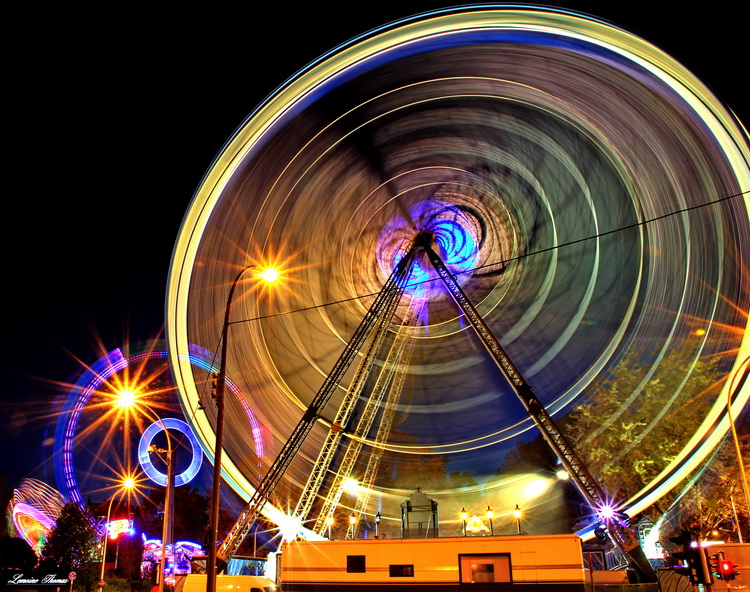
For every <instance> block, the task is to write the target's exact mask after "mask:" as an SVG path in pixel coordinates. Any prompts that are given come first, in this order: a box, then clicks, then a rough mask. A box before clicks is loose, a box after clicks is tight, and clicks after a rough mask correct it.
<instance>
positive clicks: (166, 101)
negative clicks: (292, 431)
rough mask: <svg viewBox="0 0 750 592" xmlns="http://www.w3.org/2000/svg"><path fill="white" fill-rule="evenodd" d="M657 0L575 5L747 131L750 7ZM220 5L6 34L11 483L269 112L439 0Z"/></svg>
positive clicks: (138, 312)
mask: <svg viewBox="0 0 750 592" xmlns="http://www.w3.org/2000/svg"><path fill="white" fill-rule="evenodd" d="M657 4H658V3H655V2H651V3H648V4H642V5H634V4H632V3H627V4H625V3H623V4H622V6H617V5H615V4H614V3H606V5H605V3H602V5H601V6H599V5H598V3H580V2H575V3H574V2H571V3H567V4H565V5H564V6H565V7H566V8H570V9H577V10H581V11H584V12H588V13H590V14H594V15H596V16H599V17H601V18H604V19H606V20H609V21H610V22H612V23H614V24H617V25H620V26H622V27H623V28H625V29H628V30H630V31H631V32H633V33H636V34H638V35H641V36H642V37H645V38H646V39H648V40H649V41H651V42H653V43H655V44H656V45H657V46H659V47H661V48H662V49H663V50H665V51H667V52H668V53H670V54H671V55H672V56H673V57H675V58H676V59H678V60H679V61H681V62H682V63H683V64H684V65H686V66H687V67H688V68H690V69H691V70H692V71H693V72H694V73H695V74H696V75H697V76H698V77H699V78H700V79H702V80H703V81H704V82H706V83H707V84H708V85H709V86H710V87H711V88H712V89H713V90H714V92H715V93H716V94H717V95H718V96H719V97H721V98H722V99H724V101H725V102H726V103H727V104H729V105H730V106H731V107H732V108H733V109H734V110H735V111H736V112H737V113H738V114H739V116H740V118H741V119H742V120H743V121H744V122H745V123H746V124H747V123H748V117H747V115H748V107H749V106H750V99H748V95H747V90H748V88H747V76H746V73H744V71H743V70H744V68H745V67H746V61H747V54H746V45H745V42H746V39H745V36H746V34H747V33H746V30H745V28H746V22H747V19H746V17H747V15H741V14H734V13H731V12H728V11H715V12H714V13H712V14H706V12H705V11H707V10H709V9H710V8H709V7H707V6H706V5H704V6H702V8H701V11H700V12H698V11H695V12H693V11H689V10H686V9H684V8H680V10H679V11H677V12H669V11H668V10H667V9H666V8H659V9H658V10H657V11H655V10H654V9H653V6H655V5H657ZM450 5H451V4H443V5H442V6H450ZM207 6H210V8H201V7H200V6H199V5H198V6H196V7H195V8H192V9H186V8H180V9H179V10H177V9H175V11H173V12H169V11H167V10H166V9H163V8H162V9H159V10H158V11H157V12H155V11H154V10H153V9H149V10H146V9H145V8H144V9H143V11H136V10H135V9H134V8H133V7H132V6H127V7H125V6H123V7H122V9H121V10H120V11H118V10H117V9H114V8H108V9H106V12H100V13H92V12H82V11H81V12H77V13H76V12H75V11H74V10H73V11H71V10H70V9H69V8H68V7H66V8H64V9H63V8H55V9H53V12H49V11H44V10H42V9H41V8H40V9H39V10H38V13H34V12H33V11H31V10H28V11H27V14H25V15H23V17H22V18H19V19H18V20H17V21H16V22H14V23H12V24H11V23H8V25H7V26H8V27H9V28H10V29H14V32H15V38H14V41H13V42H12V43H11V45H12V48H11V50H10V52H9V53H8V54H6V63H7V64H8V65H9V67H8V69H7V74H6V76H7V78H6V81H5V82H6V84H5V85H4V86H5V93H4V94H5V95H6V99H9V104H10V106H9V107H8V106H6V108H5V117H6V129H8V130H10V132H11V133H10V134H8V135H6V136H5V137H6V150H9V152H10V158H8V157H7V156H6V167H5V174H6V179H8V180H9V181H10V182H9V183H6V185H5V186H6V190H5V195H4V204H5V205H6V208H7V209H6V211H5V215H4V216H3V220H4V227H5V229H4V230H5V232H4V233H3V235H2V240H3V245H4V249H3V251H4V253H5V267H6V280H5V282H4V290H3V292H4V296H5V298H4V299H3V300H4V301H5V304H4V307H3V308H4V311H5V315H4V317H5V318H4V323H3V326H2V330H3V336H4V339H3V346H4V350H5V351H4V355H3V361H4V366H3V376H4V378H5V386H4V387H3V389H2V391H1V394H0V398H1V399H0V405H2V407H0V413H2V416H1V417H2V419H0V427H1V426H3V424H5V427H4V429H2V433H3V441H2V444H3V446H2V449H3V450H4V451H5V453H4V454H0V458H2V461H1V462H0V475H5V476H6V477H7V478H8V481H9V483H10V485H11V486H14V485H15V483H16V482H17V481H18V480H19V479H21V478H23V477H25V476H32V475H31V473H32V471H33V469H34V467H35V466H36V465H38V464H39V463H40V462H41V460H42V459H41V454H42V452H41V450H42V448H41V441H42V439H43V438H44V432H43V428H44V424H43V423H40V422H36V421H33V417H34V415H35V414H37V413H38V412H39V411H40V410H41V411H43V410H45V408H49V405H50V401H51V400H52V397H53V396H54V393H55V390H54V389H53V388H52V387H51V386H50V385H49V384H47V382H45V381H63V382H65V381H68V380H70V379H71V378H73V377H74V375H75V373H76V372H77V371H78V369H79V364H78V363H77V362H76V359H75V358H76V357H77V358H80V359H82V360H83V361H85V362H88V363H91V362H93V361H95V360H96V359H97V358H98V357H99V355H100V350H99V349H98V346H97V343H98V342H99V341H100V340H101V342H102V343H103V344H104V346H105V347H107V348H112V347H117V346H121V345H122V344H123V342H124V340H125V339H127V338H130V339H131V340H134V341H141V340H146V339H148V338H151V337H154V336H157V335H159V332H160V330H161V328H162V325H163V322H164V314H163V308H164V291H165V286H166V281H167V273H168V269H169V261H170V256H171V251H172V246H173V244H174V240H175V238H176V236H177V233H178V230H179V227H180V222H181V220H182V217H183V215H184V213H185V212H186V210H187V208H188V205H189V203H190V200H191V197H192V194H193V192H194V191H195V189H196V188H197V186H198V184H199V183H200V180H201V177H202V176H203V174H204V173H205V171H206V169H207V168H208V167H209V165H210V164H211V162H212V160H213V158H214V157H215V155H216V154H217V153H218V152H219V151H220V149H221V147H222V145H223V144H224V143H225V142H226V141H227V140H228V139H229V138H230V136H231V135H232V133H233V132H234V130H235V129H236V128H237V127H238V126H239V125H240V124H241V123H242V122H243V120H244V119H245V117H246V116H247V115H248V114H249V113H250V112H251V111H252V110H253V108H254V107H255V106H256V105H257V104H258V103H259V102H260V101H262V100H263V98H264V97H265V96H266V95H268V94H269V93H271V92H272V91H273V90H274V89H275V88H276V87H277V86H278V85H279V84H281V83H282V82H283V81H284V80H285V79H286V78H288V77H289V76H291V75H292V74H294V73H295V72H296V71H297V70H298V69H300V68H302V67H303V66H305V65H306V64H307V63H309V62H310V61H312V60H313V59H315V58H317V57H318V56H320V55H321V54H323V53H324V52H326V51H328V50H330V49H332V48H333V47H334V46H336V45H338V44H340V43H343V42H345V41H347V40H348V39H350V38H352V37H354V36H355V35H358V34H360V33H363V32H365V31H367V30H369V29H372V28H374V27H376V26H379V25H382V24H385V23H387V22H390V21H393V20H395V19H397V18H401V17H405V16H408V15H410V14H414V13H417V12H422V11H424V10H428V9H433V8H438V7H440V6H441V4H436V3H398V8H392V9H388V8H383V7H382V6H381V7H378V8H371V9H368V10H367V11H360V5H356V6H355V5H352V10H351V11H342V10H340V9H334V8H333V7H331V6H325V5H320V4H314V3H310V4H307V5H305V6H304V7H302V8H295V7H293V6H292V5H288V4H281V3H278V5H276V6H274V7H273V8H270V7H266V8H263V9H257V8H249V6H250V5H249V4H248V5H247V6H248V8H246V9H243V10H237V9H236V8H231V9H230V8H229V7H222V6H221V5H218V4H215V3H211V4H210V5H207ZM371 6H375V5H371ZM639 6H640V8H639ZM679 6H681V7H684V6H685V5H684V4H680V5H679ZM361 12H364V14H361ZM37 476H39V475H37Z"/></svg>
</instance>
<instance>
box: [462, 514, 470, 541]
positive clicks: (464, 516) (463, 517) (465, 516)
mask: <svg viewBox="0 0 750 592" xmlns="http://www.w3.org/2000/svg"><path fill="white" fill-rule="evenodd" d="M468 517H469V513H468V512H467V511H466V508H461V520H463V523H464V536H467V534H466V519H467V518H468Z"/></svg>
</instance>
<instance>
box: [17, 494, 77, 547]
mask: <svg viewBox="0 0 750 592" xmlns="http://www.w3.org/2000/svg"><path fill="white" fill-rule="evenodd" d="M64 505H65V499H64V498H63V496H62V495H61V494H60V492H58V491H57V490H55V489H53V488H52V487H50V486H49V485H47V484H46V483H44V482H42V481H38V480H37V479H24V480H23V481H21V483H20V484H19V486H18V488H17V489H15V490H13V497H12V498H11V500H10V502H9V504H8V521H9V524H8V527H9V528H8V530H9V532H10V533H11V534H12V533H13V532H14V531H15V532H16V533H18V536H19V537H21V538H23V539H24V540H25V541H26V542H27V543H28V544H29V546H30V547H31V548H32V549H33V550H34V552H35V553H36V554H37V555H40V554H41V550H42V547H43V546H44V543H45V542H46V540H47V536H48V535H49V531H50V530H52V528H54V526H55V523H56V522H57V518H58V516H59V515H60V512H61V511H62V508H63V506H64Z"/></svg>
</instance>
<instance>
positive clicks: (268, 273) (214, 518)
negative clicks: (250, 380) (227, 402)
mask: <svg viewBox="0 0 750 592" xmlns="http://www.w3.org/2000/svg"><path fill="white" fill-rule="evenodd" d="M255 267H257V266H256V265H248V266H247V267H245V268H243V269H242V270H241V271H240V272H239V273H238V274H237V277H236V278H234V281H233V282H232V287H231V288H230V289H229V295H228V296H227V305H226V308H225V309H224V325H223V326H222V329H221V359H220V360H219V374H218V376H217V377H216V394H215V395H216V396H215V400H216V443H215V445H214V476H213V489H212V491H211V516H210V521H209V526H208V531H209V532H208V565H207V566H206V592H215V591H216V574H217V565H216V550H217V549H216V545H217V540H218V530H219V512H220V508H221V454H222V448H223V447H224V391H225V387H226V380H227V336H228V334H229V325H230V322H229V313H230V311H231V308H232V299H233V298H234V290H235V288H237V284H239V283H240V280H241V279H242V276H243V275H245V272H247V271H248V270H250V269H254V268H255ZM258 277H260V278H262V279H263V280H265V281H267V282H274V281H276V280H277V279H278V277H279V274H278V272H277V271H276V270H275V269H272V268H269V269H266V270H264V271H263V272H261V273H260V274H258Z"/></svg>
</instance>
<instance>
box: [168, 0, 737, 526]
mask: <svg viewBox="0 0 750 592" xmlns="http://www.w3.org/2000/svg"><path fill="white" fill-rule="evenodd" d="M496 33H497V34H498V35H499V36H501V37H503V39H504V40H505V41H507V42H515V43H520V44H522V43H524V40H525V39H529V38H532V37H536V38H541V37H545V38H547V39H548V40H547V44H549V45H550V46H553V45H556V46H557V47H565V48H566V49H570V48H573V51H578V52H580V53H581V54H585V55H587V56H589V57H590V56H596V57H599V58H602V60H603V61H610V62H612V63H615V62H619V61H622V62H627V63H628V64H632V65H633V68H632V71H629V74H631V75H632V76H634V77H637V78H639V82H644V83H645V85H646V86H652V87H653V88H656V87H657V86H659V88H660V89H664V92H665V93H666V92H669V93H671V94H672V99H673V100H674V102H675V103H676V104H679V107H680V108H681V109H682V110H683V112H684V113H687V114H689V117H690V118H691V119H693V120H694V121H698V122H700V123H699V125H700V127H701V130H702V131H703V132H704V133H705V135H706V136H708V137H710V138H711V142H713V143H714V145H715V146H716V147H717V149H718V150H717V152H721V156H720V158H721V159H722V160H719V158H718V157H717V166H719V165H725V166H726V167H727V170H729V171H730V175H731V176H732V181H733V182H734V183H736V185H737V187H738V188H739V192H745V191H747V190H748V189H750V175H749V174H748V162H750V150H749V149H748V143H747V138H746V134H745V133H744V130H742V129H741V126H738V125H737V122H736V121H735V120H734V118H733V117H732V115H731V114H730V113H729V112H728V111H727V110H726V109H725V108H724V106H723V105H722V104H721V103H720V102H719V101H718V100H717V99H716V98H715V97H714V96H713V95H712V94H711V93H710V92H709V91H708V90H707V89H706V88H705V86H704V85H702V84H701V83H700V82H699V81H697V80H696V79H695V78H694V76H692V74H691V73H689V72H687V71H686V70H685V69H684V68H682V67H681V66H680V65H679V64H677V63H676V62H675V61H674V60H673V59H671V58H670V57H669V56H666V55H665V54H664V53H663V52H661V51H660V50H658V49H657V48H655V47H653V46H652V45H650V44H649V43H647V42H646V41H644V40H641V39H638V38H636V37H633V36H632V35H630V34H628V33H627V32H625V31H622V30H620V29H618V28H615V27H612V26H610V25H608V24H606V23H604V22H602V21H598V20H594V19H586V18H582V17H580V16H579V15H575V14H574V13H571V12H567V11H558V12H554V11H548V12H547V11H534V10H531V9H528V8H523V7H518V8H512V9H508V10H505V11H503V10H494V9H490V10H476V11H475V12H465V13H460V12H458V11H457V10H446V11H440V12H437V13H434V14H432V15H429V16H428V17H427V18H425V20H423V21H417V20H416V19H406V20H404V21H400V22H399V23H395V24H393V25H390V26H387V27H383V28H381V29H378V30H377V31H375V32H373V33H372V34H368V35H364V36H362V37H359V38H357V39H355V40H353V41H352V42H351V43H349V44H346V45H344V46H342V47H339V48H337V49H336V50H334V51H332V52H330V53H329V54H326V56H323V58H321V60H319V61H317V62H315V63H313V64H311V65H310V66H309V67H308V68H306V69H305V70H303V71H302V72H301V73H299V74H298V75H297V76H296V77H294V78H292V79H290V80H289V81H288V82H287V83H286V84H285V86H284V87H282V88H280V89H279V90H278V91H277V92H276V93H275V94H274V95H273V96H272V97H269V99H267V100H266V101H265V102H264V103H263V104H262V105H261V106H260V107H259V108H258V109H257V110H256V111H255V112H254V113H253V114H252V115H251V117H250V118H249V119H248V120H247V121H246V122H245V125H244V127H242V128H241V129H240V131H238V132H237V135H236V136H235V137H234V138H232V140H231V141H230V143H229V144H228V146H227V148H226V149H225V151H224V152H223V153H222V155H221V156H220V157H219V158H217V160H216V162H215V166H214V167H213V168H212V169H211V170H210V171H209V172H208V174H207V175H206V178H205V180H204V183H203V185H202V186H201V188H200V189H199V190H198V192H197V194H196V196H195V199H194V202H193V204H192V206H191V209H190V211H189V212H188V215H187V216H186V219H185V222H184V224H183V230H182V233H181V236H180V237H179V239H178V244H177V245H176V248H175V258H174V259H173V263H172V272H171V275H170V285H169V293H168V304H167V315H168V321H167V327H168V331H169V335H168V339H169V341H170V344H171V345H172V348H171V351H172V352H173V354H172V355H173V356H177V355H178V352H180V351H185V349H186V348H187V344H188V342H189V338H190V335H189V334H188V330H189V329H188V323H187V320H188V318H189V310H188V302H189V289H190V283H191V279H193V275H194V273H197V271H196V267H195V265H196V263H197V261H196V257H197V255H198V253H199V248H200V246H201V245H200V242H201V241H202V240H203V239H204V236H203V235H204V233H206V232H208V229H209V226H208V223H209V218H211V217H212V216H215V215H216V214H217V211H218V205H219V204H220V202H221V199H222V198H223V197H224V196H225V195H226V194H230V193H232V190H233V189H234V188H233V187H232V181H233V179H234V178H235V176H238V171H239V169H240V168H241V166H242V164H243V159H245V158H250V156H251V155H252V153H253V151H254V150H256V149H257V146H258V145H259V144H261V143H262V142H263V141H264V140H265V139H266V138H265V137H264V133H265V132H266V131H267V130H268V129H270V128H271V127H272V126H274V125H276V124H277V123H279V122H280V121H282V120H283V119H284V118H286V117H289V118H291V117H292V115H294V114H297V113H300V112H301V111H303V110H304V109H305V108H306V107H307V106H308V105H310V104H312V103H313V102H314V100H315V99H316V98H317V97H318V96H320V95H322V94H324V90H323V89H324V87H325V86H326V85H328V86H329V87H332V88H335V87H336V86H337V85H340V84H342V83H343V82H345V81H346V80H347V79H349V78H352V77H353V76H354V75H355V70H356V69H357V68H359V67H362V68H363V69H366V68H367V67H372V68H374V65H375V63H376V62H378V61H380V62H382V61H385V60H387V59H389V56H388V52H392V54H399V55H400V56H403V55H413V54H414V53H416V52H418V51H425V52H428V51H430V47H431V48H434V47H436V46H439V47H445V46H447V45H450V44H451V43H452V40H451V39H450V36H451V35H456V37H457V38H458V41H456V42H455V43H456V44H458V43H466V44H471V43H473V42H474V41H472V39H471V35H472V34H486V36H487V37H490V36H491V35H493V34H496ZM420 43H424V46H426V47H427V49H420V48H419V44H420ZM430 43H432V44H433V45H430ZM324 59H325V61H324ZM392 59H397V58H392ZM368 60H370V63H369V64H368ZM362 64H367V65H365V66H362ZM634 72H639V73H637V74H634ZM279 125H281V124H279ZM586 131H590V133H592V134H594V135H595V134H597V133H603V132H602V130H600V129H597V130H586ZM289 195H291V192H290V193H289V194H288V195H287V197H289ZM631 195H632V194H631ZM639 197H642V196H639ZM721 197H726V196H721ZM684 198H685V196H684V195H680V196H679V197H678V200H683V199H684ZM633 205H636V204H635V203H634V204H633ZM649 205H650V204H649ZM659 205H661V204H659ZM685 205H688V204H687V202H680V203H677V202H675V203H673V204H672V207H673V209H672V210H670V211H672V212H674V211H675V210H676V209H679V208H680V207H681V206H685ZM732 205H733V207H735V208H736V209H735V210H733V214H734V215H735V216H736V218H735V219H734V221H733V222H736V224H737V228H738V229H739V232H741V233H743V234H742V235H741V236H740V238H738V239H737V240H738V241H742V240H744V241H746V240H747V234H746V229H747V222H748V220H747V218H748V210H750V200H748V198H747V197H740V198H738V199H737V200H736V201H735V202H734V204H732ZM634 209H636V210H637V208H634ZM718 209H719V208H715V209H713V216H714V218H713V221H714V222H716V223H717V224H716V226H717V229H718V230H717V233H718V234H719V236H717V237H715V239H716V241H717V243H718V244H719V245H720V246H719V247H718V248H719V250H720V251H721V249H722V248H723V247H722V246H721V245H722V243H723V241H722V239H727V240H729V239H730V238H731V237H728V236H726V235H722V234H721V233H722V232H723V230H722V229H721V225H722V222H723V220H722V219H721V218H720V216H719V214H718V213H717V210H718ZM709 211H710V210H709ZM661 213H664V212H659V211H652V212H647V213H646V215H648V214H650V215H651V216H652V217H653V218H656V217H657V216H658V215H659V214H661ZM643 218H644V212H643V211H640V210H638V221H643ZM678 221H679V219H678ZM596 224H597V229H599V226H598V224H599V221H598V220H596ZM604 229H605V228H602V230H604ZM670 230H671V229H670ZM644 232H646V231H644V230H641V233H642V234H641V236H640V237H639V239H638V241H639V243H640V245H641V246H648V245H649V244H652V243H648V242H646V241H644V237H643V233H644ZM653 232H654V233H655V235H656V234H657V233H658V232H660V230H659V229H656V230H654V231H653ZM673 232H675V233H676V234H678V235H680V239H684V240H685V242H686V243H687V244H688V245H689V241H690V240H691V238H692V237H691V236H690V232H691V229H690V228H689V227H688V225H687V224H685V225H684V226H678V228H677V229H676V230H674V231H673ZM449 234H450V233H449ZM657 238H658V236H657ZM652 240H653V241H654V243H656V244H659V242H658V240H654V239H652ZM461 242H462V240H457V241H456V243H461ZM736 246H737V247H739V253H740V254H741V253H743V249H742V248H741V245H739V244H737V245H736ZM699 250H700V246H697V247H696V246H695V245H693V246H692V250H691V248H690V247H688V248H687V249H686V250H685V252H684V253H681V255H683V256H684V257H685V258H686V260H691V257H695V256H696V255H697V254H698V252H699ZM746 253H747V251H746V250H745V258H746ZM718 260H719V261H720V262H721V260H722V257H721V256H720V257H719V258H718ZM387 263H388V259H386V267H387ZM723 269H724V268H723V267H721V265H719V267H718V268H717V277H718V278H719V279H723V278H722V273H723ZM639 273H641V270H639ZM687 275H688V274H687V273H686V276H687ZM640 280H641V276H640V275H639V277H638V281H639V282H640ZM680 282H682V283H680ZM675 284H676V285H678V289H679V286H680V285H681V286H682V298H681V299H680V298H678V302H677V305H676V306H677V307H678V310H677V313H679V314H688V313H689V311H688V310H687V308H686V305H687V303H688V302H689V298H688V296H689V294H688V292H687V286H688V281H687V277H684V278H675ZM639 285H640V284H639ZM716 287H717V288H719V287H720V286H716ZM738 292H739V290H738ZM678 296H679V294H678ZM722 297H723V295H722V294H720V293H719V290H718V289H717V290H716V294H715V295H714V297H713V304H712V307H713V309H712V308H711V306H709V314H708V315H707V320H708V321H709V323H710V322H712V321H713V320H714V317H713V316H712V315H713V312H712V311H715V310H716V308H717V307H718V303H719V300H720V299H721V298H722ZM744 304H745V303H744V302H743V306H744ZM634 306H635V300H633V301H632V302H631V309H630V310H629V311H628V314H629V315H630V314H632V307H634ZM582 311H583V309H582V310H581V314H582ZM742 312H746V309H745V308H743V309H742ZM580 320H583V318H581V319H580ZM647 322H648V321H647V320H643V319H641V320H638V327H636V328H640V327H641V326H642V325H643V324H644V323H647ZM679 322H684V319H681V318H677V317H676V318H675V319H674V321H673V322H672V324H670V325H668V326H667V327H666V338H665V340H664V342H663V344H662V346H663V347H662V349H661V355H663V354H664V352H666V351H667V348H668V347H669V346H670V345H672V344H673V343H675V341H676V339H677V338H678V336H679V331H680V330H681V329H682V330H684V327H680V326H678V325H679ZM746 325H747V320H745V321H744V325H743V326H741V327H739V328H740V329H741V330H742V331H743V333H742V336H741V338H740V339H739V343H738V355H737V357H736V358H735V360H734V361H733V362H732V365H733V368H732V369H731V371H730V375H739V374H740V372H741V367H740V364H741V363H742V360H743V359H744V358H745V357H746V356H747V352H748V350H749V348H750V331H748V330H747V326H746ZM626 329H627V327H626V326H625V325H624V324H623V326H622V327H620V328H619V331H618V332H616V333H614V334H613V336H612V341H611V342H610V343H609V344H608V348H607V349H606V351H605V354H606V356H607V357H608V358H609V357H612V356H613V355H614V353H615V351H614V350H615V348H616V346H617V345H618V343H619V342H620V341H621V340H624V339H626V338H629V337H628V336H627V334H626ZM565 338H566V339H567V338H569V335H566V336H565ZM561 343H563V342H562V341H561ZM705 343H706V341H705V340H704V341H703V342H702V343H701V347H703V346H704V345H705ZM696 355H699V354H696ZM696 359H697V358H696ZM173 361H174V362H175V364H179V360H178V359H177V358H176V357H175V359H174V360H173ZM603 367H604V362H601V363H600V364H599V365H598V366H596V367H595V368H593V367H592V369H591V373H590V374H589V375H587V376H586V377H585V379H586V380H587V381H590V380H591V379H592V377H593V374H595V373H597V372H599V371H601V370H602V368H603ZM179 376H180V377H181V378H187V377H189V376H190V375H189V373H188V372H181V373H179ZM744 380H745V379H743V381H744ZM729 382H731V381H728V382H727V384H725V385H724V388H723V390H722V392H721V393H720V394H719V396H718V397H717V402H716V404H715V405H714V406H713V408H712V409H711V411H710V412H709V414H708V416H707V417H706V418H705V420H704V422H703V425H702V426H701V427H700V429H699V430H698V431H697V432H696V434H695V436H694V437H693V438H692V439H691V440H690V442H689V443H688V444H687V445H686V446H685V447H684V449H683V451H682V452H681V453H680V454H679V455H678V457H677V458H675V460H674V461H672V462H671V463H670V464H669V465H668V466H667V467H666V468H665V469H664V471H663V472H662V474H661V475H660V476H659V477H657V478H656V479H655V480H654V481H653V482H652V483H651V484H650V485H648V486H647V487H646V488H644V490H643V491H642V492H640V493H639V494H638V495H637V496H635V497H634V498H633V499H632V500H630V502H629V503H628V506H629V508H628V510H629V511H631V512H634V513H637V512H639V511H640V510H642V509H643V508H645V507H647V506H648V505H650V504H652V503H653V502H654V501H656V500H657V499H658V498H659V497H660V496H661V495H663V494H664V493H665V492H666V491H667V490H668V489H669V488H670V487H671V486H672V485H673V484H674V483H676V482H677V481H679V480H680V479H682V478H684V476H685V475H687V474H688V473H689V472H690V471H691V470H693V469H694V468H695V467H696V466H697V465H698V464H699V463H700V462H702V460H703V459H705V458H706V456H707V454H709V452H710V451H711V450H712V448H713V447H714V446H716V444H717V443H718V442H719V440H720V439H721V438H722V437H723V435H724V434H725V433H726V430H727V428H728V419H727V417H726V410H725V408H724V405H725V401H726V399H727V394H729V388H730V387H729V385H728V384H729ZM178 386H179V388H180V393H181V396H182V397H183V399H184V401H186V404H190V405H194V403H195V401H196V399H197V392H196V388H195V385H194V384H192V383H191V382H190V380H181V382H180V384H179V385H178ZM577 386H578V385H577ZM749 397H750V389H749V388H747V385H746V384H744V383H743V384H742V385H740V387H737V389H736V390H732V392H731V399H732V405H733V407H734V408H735V410H736V411H737V412H738V413H739V411H740V410H741V409H742V408H743V407H744V406H745V405H746V404H747V401H748V398H749ZM565 402H566V401H556V402H555V407H556V408H559V407H562V406H563V405H564V404H565ZM201 433H203V430H202V431H201ZM232 471H233V473H234V475H235V479H236V482H237V483H239V484H240V485H241V487H242V490H241V491H238V492H239V493H241V495H243V497H246V498H249V497H250V496H251V495H252V493H253V492H254V488H253V487H252V484H251V483H250V482H249V481H248V479H247V478H246V476H244V475H242V474H240V473H239V471H236V467H232ZM235 471H236V472H235Z"/></svg>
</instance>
